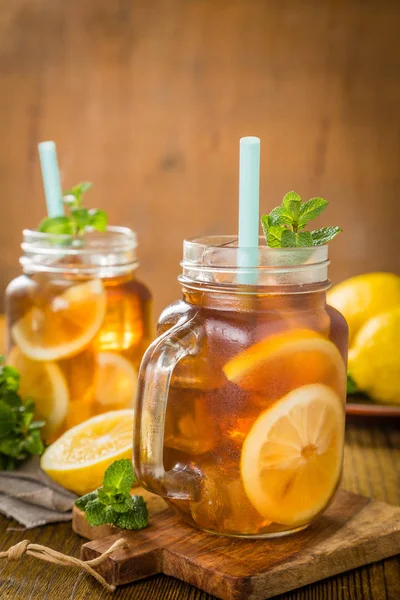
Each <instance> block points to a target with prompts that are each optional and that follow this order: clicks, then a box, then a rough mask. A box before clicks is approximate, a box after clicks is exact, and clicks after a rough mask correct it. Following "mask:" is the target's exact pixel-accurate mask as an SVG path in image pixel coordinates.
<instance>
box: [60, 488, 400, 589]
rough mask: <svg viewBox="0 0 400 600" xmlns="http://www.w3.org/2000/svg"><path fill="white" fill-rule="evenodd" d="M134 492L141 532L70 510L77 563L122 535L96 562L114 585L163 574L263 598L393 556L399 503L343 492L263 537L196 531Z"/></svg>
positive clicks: (398, 548)
mask: <svg viewBox="0 0 400 600" xmlns="http://www.w3.org/2000/svg"><path fill="white" fill-rule="evenodd" d="M135 494H142V495H143V496H144V497H145V499H146V501H147V502H148V506H149V511H150V525H149V527H147V528H146V529H143V530H141V531H136V532H127V531H121V530H119V529H118V528H116V527H113V526H108V525H104V526H101V527H90V526H89V525H88V524H87V521H86V519H85V515H84V514H83V513H82V512H81V511H79V510H78V509H75V510H74V514H73V523H72V525H73V529H74V531H75V532H76V533H78V534H79V535H82V536H83V537H86V538H89V539H91V540H93V541H91V542H88V543H86V544H84V545H83V546H82V551H81V555H82V558H83V559H85V560H89V559H91V558H95V557H96V556H99V555H100V554H101V553H102V552H104V551H105V550H106V549H108V548H109V547H110V546H111V544H113V543H114V542H115V541H116V540H117V539H118V538H124V539H125V540H126V548H122V549H117V550H116V551H115V553H114V554H113V555H112V556H111V557H109V558H108V559H107V560H106V561H105V562H104V563H102V564H101V565H100V566H99V567H98V570H99V572H100V573H101V574H102V575H103V576H104V577H105V578H106V580H107V581H108V582H109V583H112V584H114V585H122V584H125V583H130V582H132V581H137V580H138V579H142V578H144V577H148V576H150V575H155V574H157V573H165V574H166V575H171V576H173V577H176V578H178V579H181V580H182V581H186V582H187V583H190V584H191V585H194V586H196V587H198V588H200V589H202V590H204V591H206V592H208V593H210V594H213V595H214V596H217V597H218V598H222V599H223V600H264V599H266V598H272V597H273V596H276V595H278V594H282V593H284V592H288V591H290V590H293V589H296V588H298V587H302V586H303V585H307V584H309V583H313V582H315V581H319V580H321V579H325V578H326V577H330V576H332V575H337V574H338V573H343V572H344V571H348V570H350V569H354V568H356V567H360V566H362V565H366V564H369V563H372V562H375V561H378V560H381V559H384V558H388V557H389V556H393V555H395V554H398V553H400V508H397V507H394V506H390V505H388V504H385V503H384V502H377V501H374V500H369V499H368V498H365V497H363V496H359V495H358V494H352V493H351V492H346V491H344V490H340V491H339V492H338V493H337V494H336V497H335V499H334V501H333V503H332V504H331V506H330V507H329V508H328V510H327V511H326V512H325V514H324V515H323V516H322V517H321V518H320V519H319V520H318V521H317V522H316V523H314V524H313V525H311V526H310V527H309V528H308V529H306V530H304V531H302V532H300V533H297V534H294V535H290V536H287V537H281V538H275V539H270V540H245V539H234V538H227V537H222V536H215V535H210V534H207V533H204V532H202V531H198V530H196V529H194V528H192V527H190V526H188V525H186V524H185V523H183V522H182V521H181V520H180V519H179V517H177V516H176V515H175V514H174V513H173V512H172V511H171V510H169V509H168V508H167V507H166V504H165V503H164V501H163V500H161V499H160V498H158V497H157V496H153V495H152V494H149V493H148V492H146V491H145V490H143V489H142V488H136V489H135Z"/></svg>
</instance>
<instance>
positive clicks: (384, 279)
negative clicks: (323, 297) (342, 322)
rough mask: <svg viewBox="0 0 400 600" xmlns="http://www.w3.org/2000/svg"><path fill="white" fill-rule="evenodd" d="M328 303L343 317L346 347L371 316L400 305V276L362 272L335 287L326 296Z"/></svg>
mask: <svg viewBox="0 0 400 600" xmlns="http://www.w3.org/2000/svg"><path fill="white" fill-rule="evenodd" d="M327 301H328V304H330V305H331V306H333V307H334V308H336V309H337V310H338V311H339V312H341V313H342V315H343V316H344V317H345V319H346V321H347V324H348V326H349V344H350V346H351V345H352V341H353V338H354V336H355V335H356V333H357V331H358V330H359V329H360V327H362V326H363V325H364V323H366V322H367V321H368V320H369V319H371V317H375V315H378V314H379V313H381V312H384V311H386V310H389V309H391V308H397V307H399V306H400V277H399V276H398V275H395V274H394V273H365V274H364V275H356V276H355V277H350V279H346V280H345V281H342V283H339V284H338V285H335V286H334V287H333V288H332V289H331V290H330V291H329V292H328V295H327Z"/></svg>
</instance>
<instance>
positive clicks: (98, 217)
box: [89, 208, 108, 231]
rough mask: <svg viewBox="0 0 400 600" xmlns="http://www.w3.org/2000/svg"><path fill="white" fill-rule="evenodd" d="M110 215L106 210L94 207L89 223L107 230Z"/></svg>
mask: <svg viewBox="0 0 400 600" xmlns="http://www.w3.org/2000/svg"><path fill="white" fill-rule="evenodd" d="M107 223H108V217H107V213H106V212H105V211H104V210H100V209H99V208H92V209H91V210H89V225H90V227H93V229H96V230H97V231H105V230H106V229H107Z"/></svg>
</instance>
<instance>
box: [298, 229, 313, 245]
mask: <svg viewBox="0 0 400 600" xmlns="http://www.w3.org/2000/svg"><path fill="white" fill-rule="evenodd" d="M296 235H297V244H296V245H297V246H299V247H309V246H313V245H314V244H313V238H312V235H311V232H310V231H299V233H297V234H296Z"/></svg>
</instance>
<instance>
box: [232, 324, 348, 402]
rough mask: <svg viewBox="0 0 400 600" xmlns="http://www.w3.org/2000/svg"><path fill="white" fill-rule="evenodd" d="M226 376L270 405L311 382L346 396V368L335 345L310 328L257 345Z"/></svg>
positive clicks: (275, 336) (273, 336)
mask: <svg viewBox="0 0 400 600" xmlns="http://www.w3.org/2000/svg"><path fill="white" fill-rule="evenodd" d="M223 371H224V373H225V375H226V377H227V378H228V379H229V380H230V381H232V382H234V383H236V384H237V385H239V386H240V387H242V388H244V389H245V390H247V391H249V392H253V393H254V397H253V401H254V403H256V404H258V405H268V404H270V402H271V401H274V400H277V399H278V398H282V397H283V396H284V395H285V394H287V393H288V392H290V391H291V390H293V389H295V388H298V387H301V386H303V385H307V384H310V383H323V384H325V385H328V386H330V387H332V388H333V389H334V390H335V391H336V392H337V393H338V394H339V395H340V396H341V397H342V398H343V399H344V398H345V390H346V367H345V364H344V361H343V358H342V356H341V354H340V352H339V350H338V349H337V348H336V346H335V344H333V342H331V341H330V340H328V339H326V338H324V337H323V336H322V335H320V334H319V333H316V332H315V331H312V330H309V329H295V330H290V331H285V332H284V333H279V334H276V335H272V336H270V337H268V338H266V339H265V340H262V341H261V342H257V343H256V344H253V345H252V346H250V347H249V348H247V349H246V350H244V351H243V352H241V353H240V354H238V355H237V356H235V357H234V358H232V359H231V360H230V361H229V362H228V363H227V364H226V365H225V366H224V368H223Z"/></svg>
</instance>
